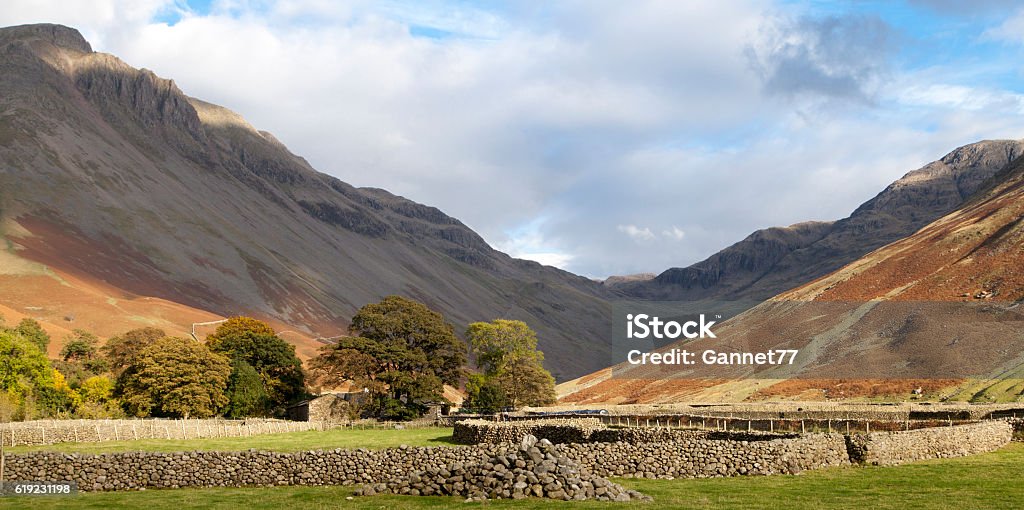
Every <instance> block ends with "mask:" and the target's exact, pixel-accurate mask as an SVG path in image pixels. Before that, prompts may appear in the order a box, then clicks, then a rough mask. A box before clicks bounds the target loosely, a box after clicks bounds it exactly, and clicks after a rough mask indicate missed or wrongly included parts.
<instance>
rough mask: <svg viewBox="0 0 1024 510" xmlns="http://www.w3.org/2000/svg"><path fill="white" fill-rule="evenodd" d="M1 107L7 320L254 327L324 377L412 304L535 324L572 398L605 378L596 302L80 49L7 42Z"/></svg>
mask: <svg viewBox="0 0 1024 510" xmlns="http://www.w3.org/2000/svg"><path fill="white" fill-rule="evenodd" d="M0 92H2V93H0V226H2V232H0V233H2V235H3V238H4V240H5V242H6V248H7V249H6V251H4V252H3V255H2V256H3V258H4V260H5V261H7V263H5V265H4V268H3V269H2V270H0V290H5V291H6V290H10V291H11V292H10V293H9V294H8V293H7V292H3V293H0V305H4V306H7V307H9V308H10V309H15V308H17V309H18V310H20V312H19V313H25V314H26V315H33V316H38V317H42V318H44V319H45V320H47V321H48V322H49V323H51V326H52V327H54V328H56V329H60V328H64V329H70V328H72V327H85V328H87V329H94V330H95V331H97V332H98V333H100V334H105V335H109V334H113V333H115V332H117V331H114V330H113V329H114V327H113V326H111V325H112V324H113V325H116V327H117V328H122V329H120V330H122V331H123V329H127V327H128V326H140V325H149V324H158V325H162V326H167V327H169V328H170V329H171V330H173V331H187V330H189V329H190V323H191V322H196V321H199V320H200V319H206V320H210V319H215V318H218V317H222V316H228V315H236V314H248V315H254V316H256V317H260V318H264V319H267V320H271V321H272V322H273V323H274V324H275V325H277V326H278V327H279V328H280V329H288V330H292V331H291V332H290V333H292V334H294V336H295V341H296V343H297V344H298V346H299V352H300V354H302V355H303V356H307V357H308V356H310V355H313V354H314V353H315V349H316V347H317V346H318V345H319V344H318V343H317V342H316V341H315V338H317V337H328V336H332V335H337V334H340V333H342V332H344V331H345V329H346V327H347V321H348V318H350V317H351V316H352V314H353V313H354V311H355V310H356V309H358V308H359V307H360V306H362V305H364V304H366V303H369V302H374V301H377V300H379V299H380V298H382V297H383V296H385V295H388V294H401V295H405V296H408V297H411V298H414V299H417V300H421V301H423V302H425V303H427V304H428V305H429V306H431V307H432V308H435V309H437V310H439V311H441V312H442V313H444V315H445V316H446V318H448V319H449V320H450V321H452V322H454V323H455V324H456V325H457V326H458V327H459V328H462V327H465V325H466V324H467V323H469V322H472V321H477V320H491V319H494V318H499V317H501V318H510V319H521V320H524V321H526V322H527V323H528V324H529V325H530V326H531V327H533V328H534V329H535V330H536V331H537V332H538V334H539V338H540V348H541V349H542V350H543V351H544V352H545V354H546V359H547V362H546V365H547V366H548V368H549V369H551V371H552V372H553V373H554V374H555V375H556V377H558V378H559V379H565V378H569V377H575V376H578V375H580V374H583V373H586V372H589V371H592V370H595V369H597V368H599V367H601V366H606V365H607V363H608V359H609V356H608V353H607V352H606V351H604V350H603V349H602V348H601V347H600V346H599V344H598V343H595V342H593V341H592V339H594V338H600V337H603V336H604V335H605V334H606V332H607V331H608V329H609V327H610V322H609V319H608V317H609V313H608V311H607V307H608V304H607V301H608V300H609V299H610V298H611V297H613V294H612V293H611V291H610V290H609V289H606V288H605V287H603V286H602V285H600V283H597V282H593V281H590V280H588V279H586V278H583V277H579V276H576V275H573V274H570V273H567V272H565V271H561V270H559V269H555V268H552V267H546V266H542V265H540V264H537V263H535V262H530V261H525V260H518V259H514V258H511V257H509V256H507V255H505V254H503V253H501V252H498V251H496V250H494V249H492V248H491V247H490V246H488V244H487V243H486V242H485V241H484V240H483V239H482V238H481V237H480V236H479V235H477V234H476V233H475V232H473V231H472V230H471V229H469V228H468V227H467V226H466V225H464V224H463V223H461V222H460V221H459V220H457V219H455V218H452V217H450V216H448V215H446V214H444V213H443V212H442V211H440V210H438V209H437V208H434V207H430V206H426V205H422V204H418V203H416V202H413V201H411V200H408V199H405V198H402V197H399V196H395V195H393V194H391V193H388V192H387V191H384V190H380V189H371V188H355V187H353V186H350V185H349V184H346V183H344V182H342V181H340V180H338V179H335V178H333V177H330V176H328V175H326V174H323V173H320V172H317V171H316V170H314V169H313V168H312V167H310V165H309V164H308V163H307V162H306V161H305V160H304V159H302V158H301V157H299V156H296V155H294V154H292V153H291V152H290V151H289V150H288V149H287V148H286V147H285V146H284V145H283V144H281V142H279V141H278V140H277V139H276V138H274V136H272V135H271V134H270V133H267V132H266V131H260V130H257V129H255V128H254V127H252V126H251V125H249V123H247V122H246V121H245V120H244V119H243V118H242V117H240V116H239V115H237V114H235V113H233V112H231V111H229V110H227V109H225V108H222V107H220V106H216V105H213V104H210V103H207V102H204V101H201V100H199V99H195V98H192V97H188V96H187V95H185V94H184V93H183V92H182V91H181V90H180V89H179V88H178V87H177V86H176V85H175V84H174V82H173V81H170V80H165V79H163V78H160V77H158V76H156V75H155V74H153V73H152V72H150V71H148V70H139V69H135V68H133V67H131V66H129V65H127V64H125V63H124V62H122V61H121V60H119V59H118V58H117V57H114V56H112V55H108V54H103V53H98V52H94V51H92V49H91V47H90V45H89V43H88V42H87V41H86V40H85V39H84V38H83V37H82V36H81V34H79V33H78V32H77V31H76V30H74V29H71V28H67V27H63V26H59V25H28V26H18V27H10V28H4V29H0ZM76 314H77V315H76ZM53 324H56V326H53ZM286 338H288V339H289V340H293V338H292V337H288V336H286Z"/></svg>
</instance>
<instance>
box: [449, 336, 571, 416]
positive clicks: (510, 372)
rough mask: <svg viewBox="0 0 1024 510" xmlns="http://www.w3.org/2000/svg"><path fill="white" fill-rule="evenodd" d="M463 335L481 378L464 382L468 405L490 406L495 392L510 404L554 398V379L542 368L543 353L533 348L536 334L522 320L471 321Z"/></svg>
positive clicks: (528, 403) (526, 403)
mask: <svg viewBox="0 0 1024 510" xmlns="http://www.w3.org/2000/svg"><path fill="white" fill-rule="evenodd" d="M466 337H467V338H468V340H469V345H470V348H471V349H472V351H473V354H474V355H475V356H476V365H477V368H478V369H479V370H481V371H482V372H483V375H482V379H481V380H479V381H477V382H475V383H474V384H473V385H467V392H468V393H469V396H470V398H469V400H470V402H469V405H470V406H476V405H487V406H489V407H494V404H495V402H494V401H495V399H497V398H499V396H500V397H503V398H504V404H505V405H509V406H512V407H520V406H524V405H528V406H536V405H546V404H550V403H553V402H554V401H555V379H554V377H552V376H551V374H550V373H549V372H548V371H547V370H545V369H544V366H543V362H544V353H543V352H541V351H539V350H537V334H536V333H534V332H533V330H532V329H530V327H529V326H528V325H526V323H525V322H522V321H512V320H504V319H497V320H495V321H493V322H474V323H472V324H470V325H469V328H468V329H467V331H466ZM497 388H500V394H499V392H498V391H496V389H497Z"/></svg>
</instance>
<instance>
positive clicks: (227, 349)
mask: <svg viewBox="0 0 1024 510" xmlns="http://www.w3.org/2000/svg"><path fill="white" fill-rule="evenodd" d="M206 345H207V346H208V347H209V348H210V350H212V351H213V352H216V353H220V354H223V355H224V356H226V357H228V358H229V359H231V360H232V367H233V373H232V378H231V384H229V389H228V393H229V394H230V395H232V396H234V398H236V400H237V399H242V400H244V401H245V402H246V403H245V404H243V403H242V401H241V400H238V401H237V402H233V405H232V410H233V412H235V413H238V412H241V409H243V408H244V409H247V411H246V412H249V413H253V414H249V416H252V415H265V414H276V415H282V414H283V413H284V411H285V408H286V407H287V406H288V405H289V404H291V403H294V402H296V401H298V400H301V399H302V398H303V397H304V396H305V395H306V379H305V374H304V373H303V371H302V361H300V360H299V358H298V357H297V356H296V355H295V346H293V345H291V344H289V343H288V342H286V341H284V340H283V339H282V338H281V337H279V336H277V334H276V333H275V332H274V330H273V328H271V327H270V326H269V325H268V324H266V323H264V322H262V321H259V320H256V319H253V318H250V317H232V318H230V319H228V320H227V322H224V323H223V324H221V325H220V326H218V327H217V330H216V331H215V332H214V333H213V334H211V335H209V336H208V337H206ZM250 370H252V371H255V372H256V373H257V374H258V375H259V382H260V384H261V386H262V390H261V391H256V389H255V388H253V387H252V378H251V374H250V373H249V372H250ZM239 371H242V372H239ZM235 384H243V385H244V387H235V386H234V385H235ZM260 394H262V395H263V396H262V397H260V396H259V395H260ZM257 402H258V403H259V406H255V405H256V403H257ZM235 404H237V405H235ZM253 406H255V407H253ZM235 416H242V415H239V414H235Z"/></svg>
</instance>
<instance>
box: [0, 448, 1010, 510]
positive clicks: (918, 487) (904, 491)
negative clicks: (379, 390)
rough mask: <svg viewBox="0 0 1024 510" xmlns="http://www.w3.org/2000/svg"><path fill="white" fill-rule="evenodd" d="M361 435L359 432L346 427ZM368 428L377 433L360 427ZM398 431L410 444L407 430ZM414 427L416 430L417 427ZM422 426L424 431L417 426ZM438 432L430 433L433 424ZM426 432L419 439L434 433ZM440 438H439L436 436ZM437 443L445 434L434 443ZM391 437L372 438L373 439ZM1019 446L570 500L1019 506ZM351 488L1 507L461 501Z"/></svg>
mask: <svg viewBox="0 0 1024 510" xmlns="http://www.w3.org/2000/svg"><path fill="white" fill-rule="evenodd" d="M349 432H358V431H349ZM366 432H368V433H371V434H373V433H374V431H366ZM411 432H414V431H403V433H402V434H381V432H380V431H376V432H375V434H376V435H377V436H398V437H401V438H402V440H403V441H405V442H407V443H412V441H410V440H409V439H408V435H409V434H408V433H411ZM415 432H421V431H415ZM424 432H425V431H424ZM435 434H437V430H436V429H435ZM429 436H430V434H424V435H423V436H422V437H423V438H424V442H425V443H426V442H431V441H434V440H435V439H437V438H435V439H430V438H429ZM442 437H443V436H442ZM439 440H440V441H442V442H443V439H439ZM393 442H395V441H394V439H391V440H385V439H383V438H380V437H378V440H377V441H376V443H377V444H380V445H384V443H393ZM1022 468H1024V444H1021V443H1013V444H1011V445H1009V446H1007V447H1006V448H1004V449H1002V450H1000V451H998V452H994V453H988V454H983V455H977V456H973V457H966V458H960V459H948V460H932V461H925V462H920V463H915V464H908V465H904V466H897V467H849V468H835V469H826V470H821V471H810V472H806V473H804V474H801V475H798V476H767V477H740V478H716V479H707V480H618V481H619V482H620V483H622V484H623V485H626V486H628V487H630V488H633V489H636V490H639V491H641V492H644V493H646V494H648V495H651V496H653V497H654V503H602V502H584V503H573V504H572V508H581V509H582V508H743V509H758V508H786V509H790V508H793V509H804V508H807V509H828V508H837V509H838V508H842V509H848V508H883V509H885V508H892V509H899V510H906V509H917V508H926V509H927V508H950V507H956V508H957V509H958V510H965V509H974V508H978V509H981V508H985V509H988V508H1021V507H1022V506H1024V483H1022V480H1024V476H1022V474H1021V473H1022ZM351 494H352V488H351V487H278V488H253V489H176V490H148V491H143V492H117V493H113V492H109V493H83V494H79V495H76V496H69V497H47V498H41V497H33V498H28V497H20V498H14V497H8V498H5V499H3V500H0V507H3V508H12V509H13V508H32V509H43V508H54V509H58V508H59V509H79V508H82V509H85V508H93V509H101V508H146V509H147V510H161V509H173V510H183V509H189V508H238V507H244V508H246V510H258V509H264V508H266V509H272V508H302V509H303V510H314V509H320V508H351V509H380V508H387V509H391V508H394V509H403V508H410V509H418V508H448V507H452V506H456V507H458V506H460V505H462V504H463V503H462V501H461V500H460V499H458V498H443V497H410V496H373V497H366V498H354V499H353V500H351V501H349V500H346V497H348V496H350V495H351ZM481 505H486V507H487V508H567V507H566V506H565V505H566V503H564V502H557V501H545V500H536V499H533V500H522V501H489V502H486V503H474V504H470V506H473V507H476V506H481Z"/></svg>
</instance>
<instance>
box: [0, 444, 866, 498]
mask: <svg viewBox="0 0 1024 510" xmlns="http://www.w3.org/2000/svg"><path fill="white" fill-rule="evenodd" d="M553 448H554V449H555V450H556V451H557V452H559V456H560V457H565V458H567V459H570V460H572V461H573V462H575V463H576V464H578V466H580V467H581V468H582V469H584V470H586V471H588V472H590V473H593V474H595V475H597V476H626V477H650V478H664V477H701V478H703V477H712V476H736V475H759V474H776V473H796V472H799V471H803V470H806V469H815V468H819V467H825V466H838V465H843V464H846V463H847V461H846V448H845V443H844V441H843V439H842V436H841V435H838V434H834V435H826V434H812V435H808V436H806V437H801V438H791V439H773V440H768V441H733V440H721V439H708V438H697V437H694V438H691V439H689V440H684V441H670V442H664V443H639V444H630V443H604V444H594V443H590V444H563V445H555V446H553ZM512 449H513V447H512V446H510V444H502V445H477V446H462V447H447V446H440V447H402V448H391V449H386V450H365V449H359V450H330V451H312V452H300V453H278V452H264V451H244V452H186V453H182V452H178V453H160V452H131V453H108V454H96V455H92V454H65V453H52V452H34V453H26V454H17V455H7V457H6V466H5V470H6V472H5V477H6V478H7V479H8V480H38V481H74V482H76V483H77V484H78V487H79V489H80V490H85V491H95V490H131V489H141V488H177V487H242V486H273V485H351V484H376V483H382V482H385V481H388V480H395V479H400V478H402V477H406V476H408V475H409V473H415V472H438V473H440V472H450V471H451V469H452V466H453V465H455V464H458V465H461V466H464V467H465V466H476V465H485V464H486V463H487V462H486V461H487V459H489V458H493V457H495V456H502V455H507V454H508V453H509V452H510V451H512ZM492 464H493V463H492ZM492 467H493V466H492Z"/></svg>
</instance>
